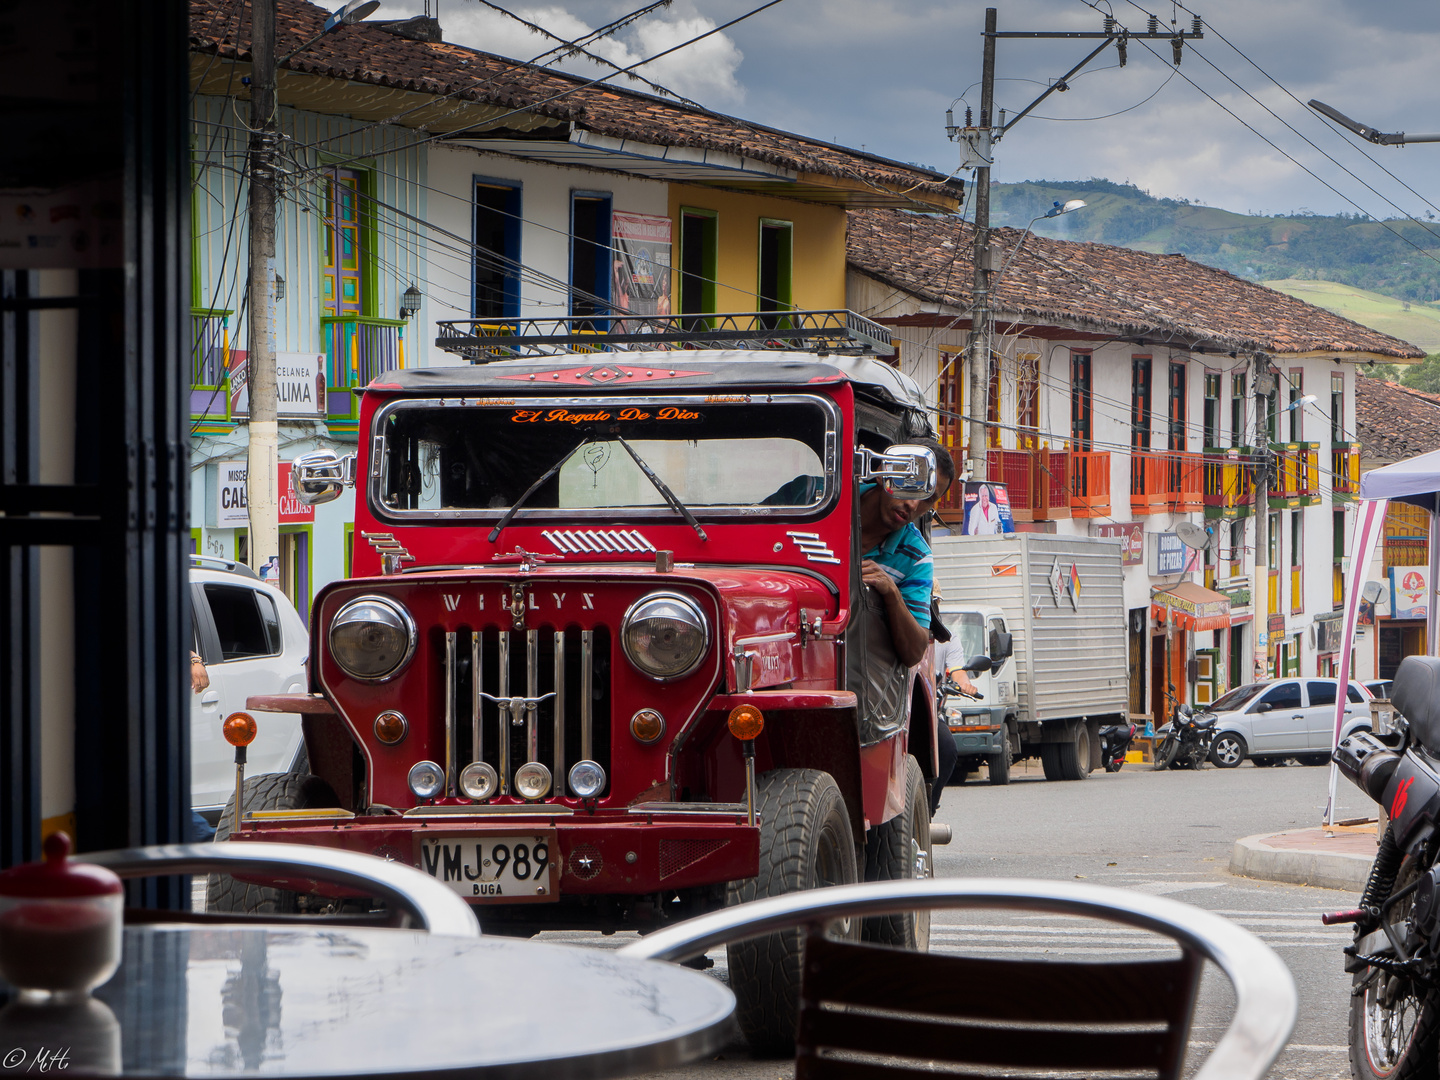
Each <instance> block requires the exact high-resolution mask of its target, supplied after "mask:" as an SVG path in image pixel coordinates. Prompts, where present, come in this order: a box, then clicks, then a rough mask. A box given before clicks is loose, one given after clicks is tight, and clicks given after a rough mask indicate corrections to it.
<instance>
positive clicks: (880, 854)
mask: <svg viewBox="0 0 1440 1080" xmlns="http://www.w3.org/2000/svg"><path fill="white" fill-rule="evenodd" d="M931 858H932V855H931V851H930V804H929V801H928V800H927V799H926V788H925V778H924V776H922V775H921V773H920V763H919V762H918V761H916V760H915V758H914V756H907V757H906V758H905V809H904V811H903V812H901V813H899V814H896V815H895V816H894V817H893V818H891V819H890V820H889V821H887V822H885V824H884V825H876V826H874V827H873V828H871V830H870V834H869V835H868V836H867V837H866V838H865V880H866V881H903V880H908V879H912V878H928V877H934V876H935V871H934V866H933V864H932V862H931ZM860 936H861V937H862V938H863V939H864V940H865V941H874V942H878V943H879V944H881V945H896V946H899V947H900V948H902V949H918V950H919V951H920V952H925V951H927V950H928V949H929V948H930V912H928V911H905V912H896V913H892V914H889V915H872V916H871V917H870V918H868V919H866V920H865V921H864V924H863V925H862V926H861V930H860Z"/></svg>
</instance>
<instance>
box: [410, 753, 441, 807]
mask: <svg viewBox="0 0 1440 1080" xmlns="http://www.w3.org/2000/svg"><path fill="white" fill-rule="evenodd" d="M406 780H407V781H408V782H409V784H410V790H411V792H412V793H414V795H415V797H416V798H417V799H433V798H435V796H436V795H439V794H441V793H442V792H444V790H445V770H444V769H442V768H441V767H440V766H439V765H437V764H436V763H435V762H433V761H417V762H416V763H415V764H414V765H411V766H410V775H409V776H408V777H406Z"/></svg>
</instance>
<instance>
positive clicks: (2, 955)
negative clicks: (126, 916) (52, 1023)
mask: <svg viewBox="0 0 1440 1080" xmlns="http://www.w3.org/2000/svg"><path fill="white" fill-rule="evenodd" d="M70 847H71V845H70V837H68V836H66V835H65V834H64V833H59V832H57V833H54V834H52V835H51V836H50V837H49V838H48V839H47V840H46V841H45V845H44V851H45V858H44V860H43V861H41V862H36V863H26V864H24V865H23V866H15V867H12V868H11V869H9V870H6V871H4V872H3V873H0V979H4V980H5V981H6V982H8V983H10V984H11V985H12V986H14V987H15V988H16V989H18V990H20V991H21V992H22V994H25V995H30V994H36V993H38V994H42V995H47V996H48V995H61V996H74V995H84V994H86V993H88V992H89V991H90V990H92V989H94V988H95V987H97V986H99V985H100V984H101V983H103V982H104V981H105V980H106V979H108V978H110V976H111V975H114V974H115V969H116V968H118V967H119V966H120V930H121V914H122V911H123V908H124V902H125V901H124V895H123V893H122V889H121V885H120V879H119V878H118V877H116V876H115V874H114V873H112V872H111V871H109V870H106V869H105V868H104V867H100V866H91V865H89V864H87V863H72V862H70V859H69V855H70Z"/></svg>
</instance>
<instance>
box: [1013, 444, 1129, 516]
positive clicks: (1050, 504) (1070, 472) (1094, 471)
mask: <svg viewBox="0 0 1440 1080" xmlns="http://www.w3.org/2000/svg"><path fill="white" fill-rule="evenodd" d="M986 461H987V465H988V473H987V475H988V476H989V477H990V479H991V480H993V481H995V482H996V483H1003V484H1005V485H1006V486H1007V487H1008V488H1009V493H1010V512H1011V513H1012V514H1013V515H1014V516H1015V520H1016V521H1051V520H1054V519H1055V518H1068V517H1105V516H1108V515H1109V513H1110V455H1109V453H1108V452H1104V451H1086V450H1073V451H1072V450H1051V449H1049V448H1047V447H1041V448H1039V449H1036V450H990V451H988V452H987V456H986Z"/></svg>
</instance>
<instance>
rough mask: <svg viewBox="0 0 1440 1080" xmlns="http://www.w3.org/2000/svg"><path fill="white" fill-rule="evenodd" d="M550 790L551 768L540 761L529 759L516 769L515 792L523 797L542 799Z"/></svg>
mask: <svg viewBox="0 0 1440 1080" xmlns="http://www.w3.org/2000/svg"><path fill="white" fill-rule="evenodd" d="M549 790H550V770H549V769H547V768H546V767H545V766H544V765H541V764H540V762H538V761H529V762H526V763H525V764H524V765H521V766H520V768H518V769H516V770H515V794H517V795H519V796H520V797H521V798H522V799H542V798H544V797H545V793H546V792H548V791H549Z"/></svg>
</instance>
